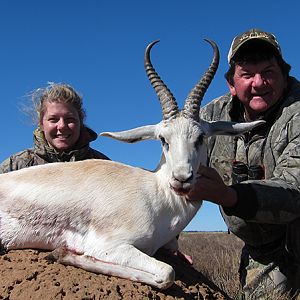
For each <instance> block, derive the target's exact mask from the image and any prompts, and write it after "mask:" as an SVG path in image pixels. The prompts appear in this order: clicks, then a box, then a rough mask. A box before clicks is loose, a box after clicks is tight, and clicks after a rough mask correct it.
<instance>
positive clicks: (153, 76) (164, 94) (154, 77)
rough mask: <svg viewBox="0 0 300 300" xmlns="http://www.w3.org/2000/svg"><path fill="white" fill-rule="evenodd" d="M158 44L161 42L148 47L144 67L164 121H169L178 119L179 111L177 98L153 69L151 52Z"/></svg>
mask: <svg viewBox="0 0 300 300" xmlns="http://www.w3.org/2000/svg"><path fill="white" fill-rule="evenodd" d="M158 42H159V40H157V41H154V42H152V43H150V44H149V45H148V46H147V48H146V50H145V57H144V65H145V70H146V74H147V76H148V78H149V80H150V82H151V85H152V86H153V87H154V90H155V92H156V94H157V96H158V98H159V101H160V105H161V107H162V112H163V119H164V120H167V119H171V118H174V117H176V115H177V114H178V112H179V110H178V106H177V103H176V100H175V97H174V96H173V94H172V93H171V91H170V90H169V89H168V87H167V86H166V85H165V83H164V82H163V81H162V80H161V79H160V77H159V76H158V74H157V73H156V71H155V69H154V68H153V66H152V63H151V60H150V50H151V48H152V47H153V45H155V44H156V43H158Z"/></svg>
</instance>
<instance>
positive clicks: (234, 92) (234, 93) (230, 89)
mask: <svg viewBox="0 0 300 300" xmlns="http://www.w3.org/2000/svg"><path fill="white" fill-rule="evenodd" d="M226 82H227V85H228V87H229V91H230V94H231V95H232V96H236V90H235V87H234V85H232V84H230V83H229V82H228V81H227V80H226Z"/></svg>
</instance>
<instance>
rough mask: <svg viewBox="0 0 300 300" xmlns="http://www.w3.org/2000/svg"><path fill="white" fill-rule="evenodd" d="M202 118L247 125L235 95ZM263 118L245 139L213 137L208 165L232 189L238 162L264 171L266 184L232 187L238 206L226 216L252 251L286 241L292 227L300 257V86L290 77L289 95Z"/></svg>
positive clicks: (226, 97) (216, 102)
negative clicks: (233, 163) (235, 162)
mask: <svg viewBox="0 0 300 300" xmlns="http://www.w3.org/2000/svg"><path fill="white" fill-rule="evenodd" d="M200 115H201V118H202V119H205V120H209V121H217V120H225V121H239V122H243V121H244V118H243V115H244V110H243V107H242V105H241V103H240V101H239V100H238V99H236V98H235V97H232V96H231V95H230V94H226V95H223V96H221V97H219V98H217V99H215V100H213V101H212V102H210V103H208V104H207V105H206V106H204V107H203V108H202V109H201V112H200ZM262 119H264V120H265V121H266V123H265V124H264V125H261V126H259V127H256V128H254V129H253V130H252V131H251V132H250V133H247V134H244V135H242V136H239V137H231V136H215V137H210V138H208V157H209V161H208V165H209V166H211V167H213V168H215V169H216V170H217V171H218V172H219V174H220V175H221V177H222V178H223V180H224V182H225V183H226V184H227V185H231V183H232V177H231V174H232V162H233V161H242V162H244V163H246V164H247V165H248V166H251V165H262V166H263V168H264V171H265V175H264V179H263V180H248V181H247V180H246V181H244V182H241V183H239V184H235V185H232V187H233V188H234V189H235V190H236V191H237V195H238V202H237V204H236V205H235V207H233V208H221V213H222V215H223V218H224V220H225V223H226V224H227V226H228V228H229V230H230V231H232V232H233V233H234V234H235V235H237V236H238V237H240V238H241V239H242V240H243V241H244V242H245V244H246V245H249V246H253V247H264V245H267V244H272V243H274V242H276V241H279V240H284V239H286V235H287V232H289V231H290V229H291V228H292V232H289V233H288V235H289V236H293V237H294V239H297V240H298V241H299V242H297V248H298V249H297V250H296V251H298V257H299V255H300V254H299V253H300V246H299V244H300V226H299V227H298V225H297V226H292V224H300V222H299V218H300V82H299V81H297V80H296V79H295V78H293V77H289V79H288V87H287V89H286V92H285V93H284V96H283V97H282V98H281V100H280V101H278V103H277V104H276V105H275V106H274V107H272V108H271V109H270V111H268V112H267V113H265V115H264V116H262ZM297 219H298V220H297ZM294 221H295V222H294ZM297 232H298V233H297ZM295 235H296V236H295ZM299 261H300V260H299Z"/></svg>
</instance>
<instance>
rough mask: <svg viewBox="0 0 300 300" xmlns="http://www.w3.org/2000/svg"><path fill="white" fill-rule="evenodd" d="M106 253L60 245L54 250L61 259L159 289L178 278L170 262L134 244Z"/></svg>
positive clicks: (58, 258)
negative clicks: (87, 252)
mask: <svg viewBox="0 0 300 300" xmlns="http://www.w3.org/2000/svg"><path fill="white" fill-rule="evenodd" d="M104 252H105V251H104ZM105 254H107V255H105V258H103V257H92V256H88V255H84V254H82V253H76V252H75V251H72V250H69V249H67V248H58V249H56V250H54V251H53V252H52V256H53V257H54V258H55V259H56V260H57V261H58V262H59V263H62V264H65V265H73V266H76V267H79V268H82V269H85V270H87V271H91V272H95V273H102V274H106V275H113V276H118V277H121V278H125V279H130V280H134V281H139V282H143V283H146V284H149V285H152V286H154V287H157V288H159V289H166V288H168V287H170V286H171V285H172V284H173V282H174V280H175V272H174V270H173V268H172V267H171V266H170V265H168V264H166V263H164V262H161V261H158V260H156V259H155V258H153V257H150V256H148V255H147V254H145V253H143V252H141V251H140V250H138V249H137V248H135V247H134V246H132V245H129V244H127V245H124V244H123V245H120V246H118V247H115V248H114V249H113V250H112V249H111V250H110V253H108V252H106V253H105Z"/></svg>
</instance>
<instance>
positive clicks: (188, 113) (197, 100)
mask: <svg viewBox="0 0 300 300" xmlns="http://www.w3.org/2000/svg"><path fill="white" fill-rule="evenodd" d="M205 41H206V42H208V43H210V44H211V46H212V47H213V50H214V57H213V60H212V63H211V64H210V66H209V67H208V69H207V70H206V72H205V74H204V75H203V76H202V78H201V79H200V80H199V81H198V82H197V84H196V86H195V87H194V88H193V89H192V90H191V92H190V93H189V95H188V96H187V98H186V100H185V104H184V108H183V110H182V113H183V115H184V116H185V117H186V118H192V119H194V120H196V121H199V111H200V104H201V100H202V99H203V97H204V94H205V92H206V90H207V88H208V86H209V85H210V83H211V81H212V79H213V78H214V75H215V74H216V71H217V69H218V66H219V60H220V53H219V49H218V46H217V44H216V43H215V42H213V41H211V40H208V39H205Z"/></svg>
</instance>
